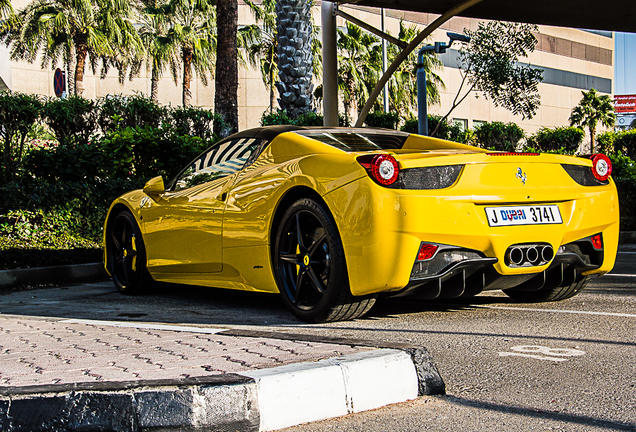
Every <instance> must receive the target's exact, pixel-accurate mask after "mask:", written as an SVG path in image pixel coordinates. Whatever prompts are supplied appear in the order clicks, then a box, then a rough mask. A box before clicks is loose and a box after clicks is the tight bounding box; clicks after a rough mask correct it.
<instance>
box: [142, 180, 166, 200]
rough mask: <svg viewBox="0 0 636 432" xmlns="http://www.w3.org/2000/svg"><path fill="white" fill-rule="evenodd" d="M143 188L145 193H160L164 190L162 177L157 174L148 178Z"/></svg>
mask: <svg viewBox="0 0 636 432" xmlns="http://www.w3.org/2000/svg"><path fill="white" fill-rule="evenodd" d="M143 190H144V193H145V194H146V195H161V194H162V193H164V192H165V191H166V187H165V186H164V184H163V177H161V176H159V177H155V178H153V179H151V180H148V183H146V184H145V185H144V189H143Z"/></svg>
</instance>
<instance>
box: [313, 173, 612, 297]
mask: <svg viewBox="0 0 636 432" xmlns="http://www.w3.org/2000/svg"><path fill="white" fill-rule="evenodd" d="M518 189H522V188H516V189H514V190H509V191H506V190H505V188H502V190H501V191H500V193H499V195H496V194H495V193H494V192H493V191H492V190H490V189H489V190H488V192H490V193H488V194H487V193H485V192H486V191H481V190H480V189H479V188H478V187H476V188H474V191H473V189H470V188H468V187H467V188H466V190H463V188H459V187H455V186H453V187H451V188H447V189H444V190H437V191H411V190H408V191H405V190H393V189H387V188H383V187H381V186H378V185H377V184H375V183H374V182H373V181H372V180H370V179H369V178H361V179H359V180H356V181H354V182H352V183H349V184H347V185H345V186H343V187H341V188H338V189H336V190H334V191H332V192H330V193H329V194H327V195H325V196H324V199H325V201H326V202H327V205H328V206H329V208H330V210H331V211H332V213H333V215H334V219H335V220H336V223H337V225H338V229H339V231H340V235H341V238H342V240H343V247H344V250H345V257H346V262H347V268H348V272H349V282H350V287H351V292H352V293H353V294H354V295H365V294H370V293H379V292H386V293H399V295H409V294H404V293H409V292H410V293H413V292H414V290H415V289H416V285H417V286H420V287H424V286H427V288H426V289H425V288H419V289H417V291H418V292H424V291H427V290H429V289H430V290H434V288H431V286H433V285H435V284H437V285H439V284H440V283H441V284H442V285H443V286H444V285H447V286H449V287H450V286H452V287H453V288H452V289H450V288H449V292H450V293H451V294H449V295H452V294H453V293H456V292H460V293H461V292H462V290H463V292H464V293H468V291H467V290H468V288H467V287H466V286H469V287H471V286H473V284H474V283H476V284H477V285H479V286H480V288H479V291H481V290H484V289H486V290H487V289H507V288H512V287H518V286H519V285H521V284H524V283H526V282H527V281H530V280H533V279H534V281H533V282H532V284H536V283H537V280H540V279H542V278H544V277H543V276H542V275H543V274H545V278H546V279H549V280H551V281H556V280H557V279H559V278H561V276H560V275H555V274H556V273H557V271H558V272H561V273H564V274H566V276H563V278H566V279H567V277H568V276H567V273H568V272H570V271H574V270H576V272H577V274H582V275H591V274H598V275H601V274H604V273H607V272H609V271H610V270H611V269H612V268H613V266H614V261H615V258H616V250H617V248H618V234H619V210H618V197H617V194H616V188H615V186H614V184H613V182H610V184H609V185H607V186H599V187H582V186H575V187H574V186H573V187H568V188H566V187H560V188H555V189H554V190H551V189H549V188H540V189H530V188H527V189H522V190H521V192H519V191H518ZM542 203H549V204H551V205H557V206H558V207H559V210H560V213H561V216H562V219H563V222H562V223H561V224H552V225H525V226H503V227H502V226H499V227H491V226H489V224H488V219H487V214H486V211H485V208H486V207H490V206H506V205H510V206H512V205H521V204H529V205H538V204H542ZM598 233H600V234H602V236H603V242H604V244H603V246H604V256H603V259H602V262H600V263H597V264H595V265H594V266H588V265H581V264H580V263H577V258H576V257H573V256H570V257H568V256H559V255H560V254H557V256H555V257H554V258H553V259H552V260H550V261H549V262H546V263H544V264H543V265H539V266H532V267H525V266H520V267H514V266H509V265H506V251H507V250H508V249H509V248H510V247H511V245H515V244H526V243H540V244H542V245H550V246H551V247H552V249H553V250H554V251H558V250H559V248H561V247H562V246H563V245H566V244H569V243H572V242H576V241H578V240H580V239H583V238H586V237H589V236H591V235H594V234H598ZM422 242H428V243H438V244H445V245H454V246H456V247H458V248H463V249H467V250H473V251H477V252H478V253H479V254H480V259H479V260H478V262H467V263H464V264H462V265H461V266H458V267H457V268H455V269H447V271H448V274H445V275H443V276H441V275H438V276H436V278H434V279H430V280H429V279H426V280H419V281H413V280H411V279H412V277H411V272H412V268H413V263H414V262H415V260H416V257H417V253H418V250H419V246H420V244H421V243H422ZM482 259H483V260H484V261H482ZM480 275H481V276H480ZM475 280H476V281H477V282H475ZM480 280H481V282H479V281H480ZM458 281H461V283H460V282H458ZM551 283H555V282H551ZM561 283H564V282H561ZM458 284H459V285H461V286H460V287H456V285H458ZM407 290H408V291H407ZM442 291H444V290H440V293H441V292H442ZM479 291H478V292H479ZM431 295H432V294H431ZM460 295H461V294H460Z"/></svg>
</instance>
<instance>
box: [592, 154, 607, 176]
mask: <svg viewBox="0 0 636 432" xmlns="http://www.w3.org/2000/svg"><path fill="white" fill-rule="evenodd" d="M590 159H592V174H594V177H596V179H597V180H599V181H605V180H607V179H608V178H609V176H610V175H612V161H611V160H610V158H608V157H607V156H605V155H604V154H595V155H592V157H591V158H590Z"/></svg>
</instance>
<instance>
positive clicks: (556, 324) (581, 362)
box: [0, 245, 636, 431]
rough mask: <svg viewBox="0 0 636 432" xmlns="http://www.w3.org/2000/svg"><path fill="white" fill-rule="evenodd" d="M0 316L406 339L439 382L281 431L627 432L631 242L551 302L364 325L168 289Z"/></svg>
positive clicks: (20, 293) (82, 287)
mask: <svg viewBox="0 0 636 432" xmlns="http://www.w3.org/2000/svg"><path fill="white" fill-rule="evenodd" d="M0 313H2V314H5V315H26V316H30V317H60V318H89V319H99V320H127V321H143V322H163V323H189V324H197V325H199V326H210V327H227V328H248V329H256V330H267V331H284V332H288V333H306V334H312V335H324V336H330V337H345V338H355V339H372V340H383V341H393V342H409V343H412V344H417V345H421V346H425V347H427V348H428V349H429V351H430V352H431V354H432V356H433V359H434V360H435V362H436V364H437V366H438V368H439V370H440V373H441V375H442V377H443V378H444V380H445V382H446V386H447V395H446V396H441V397H422V398H419V399H418V400H415V401H411V402H408V403H404V404H399V405H394V406H389V407H385V408H381V409H378V410H375V411H370V412H365V413H359V414H354V415H350V416H347V417H342V418H337V419H332V420H325V421H323V422H318V423H312V424H309V425H302V426H297V427H294V428H290V429H288V431H387V430H395V431H419V430H432V431H492V430H497V431H500V430H505V431H508V430H511V431H512V430H514V431H535V430H562V431H598V430H621V431H622V430H631V431H636V246H635V245H628V246H626V247H622V248H621V252H620V253H619V256H618V260H617V265H616V267H615V269H614V270H613V272H612V274H610V275H607V276H604V277H602V278H599V279H597V280H595V281H594V282H592V283H590V284H588V286H587V287H586V288H585V289H584V290H583V291H582V292H581V293H580V294H579V295H578V296H576V297H574V298H573V299H570V300H566V301H562V302H557V303H544V304H520V303H515V302H513V301H511V300H510V299H508V298H507V297H506V296H505V295H504V294H502V293H499V292H488V293H485V294H482V295H480V296H478V297H476V298H474V299H472V301H465V302H448V301H446V302H423V301H383V302H381V303H380V304H378V305H377V306H376V307H375V308H374V309H373V310H372V311H371V314H370V315H369V316H368V317H366V318H364V319H361V320H357V321H353V322H342V323H331V324H324V325H306V324H303V323H300V322H298V321H297V320H296V319H294V318H293V317H292V316H291V315H290V314H289V313H288V312H287V311H286V310H285V309H284V307H283V305H282V302H281V301H280V300H279V298H278V297H277V296H272V295H262V294H254V293H242V292H232V291H224V290H215V289H207V288H197V287H185V286H178V287H175V286H167V285H166V286H161V287H159V288H158V289H157V290H156V292H154V293H153V294H147V295H144V296H140V297H128V296H123V295H120V294H119V293H117V292H116V290H115V288H114V286H113V285H112V283H110V282H99V283H91V284H77V285H68V286H58V287H48V288H46V289H43V288H39V289H32V290H14V291H4V292H2V293H1V294H0ZM370 379H373V377H370Z"/></svg>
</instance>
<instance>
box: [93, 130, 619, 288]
mask: <svg viewBox="0 0 636 432" xmlns="http://www.w3.org/2000/svg"><path fill="white" fill-rule="evenodd" d="M367 153H369V152H360V153H356V152H345V151H342V150H340V149H338V148H335V147H330V146H329V145H326V144H324V143H321V142H318V141H316V140H314V139H311V138H308V137H305V136H301V135H298V134H296V133H293V132H287V133H282V134H280V135H278V136H277V137H276V138H274V139H273V140H272V142H271V143H270V145H269V146H267V147H266V148H265V150H264V151H263V152H262V153H261V154H260V156H258V158H256V160H255V161H254V162H253V163H252V164H251V165H249V166H247V167H246V168H244V169H243V170H241V171H238V172H236V173H234V174H232V175H229V176H226V177H223V178H220V179H216V180H213V181H210V182H207V183H204V184H201V185H198V186H194V187H191V188H189V189H185V190H182V191H167V192H165V193H163V194H159V195H155V194H151V195H148V194H145V193H144V192H143V191H141V190H140V191H134V192H130V193H128V194H126V195H123V196H122V197H120V198H118V199H117V200H116V201H115V202H114V203H113V204H112V206H111V209H110V210H109V216H108V217H107V220H106V224H105V230H104V233H105V234H104V235H105V239H104V241H105V243H106V236H107V235H108V222H109V220H110V218H111V216H112V215H113V214H114V213H116V212H117V209H121V208H123V207H122V206H125V208H127V209H128V210H129V211H130V212H131V213H132V214H133V216H134V217H135V220H136V221H137V223H138V224H139V226H140V227H141V232H142V233H143V241H144V244H145V249H146V253H147V261H146V264H147V268H148V271H149V273H150V274H151V275H152V277H153V278H154V279H155V280H158V281H166V282H178V283H184V284H195V285H204V286H213V287H220V288H231V289H241V290H251V291H262V292H278V287H277V284H276V278H275V275H274V272H273V267H274V265H275V262H273V258H272V250H273V243H274V241H275V233H276V230H277V229H278V227H277V226H276V217H277V215H278V216H280V214H281V212H282V211H284V210H285V208H283V207H284V206H282V205H281V203H284V202H285V199H286V198H285V197H286V196H288V194H293V193H300V194H301V195H302V194H303V193H311V194H312V195H311V196H318V197H321V199H322V200H324V203H325V204H326V207H327V208H328V210H329V212H330V213H331V215H332V216H333V219H334V221H335V224H336V226H337V229H338V231H339V234H340V237H341V239H342V244H343V248H344V253H345V259H346V266H347V270H348V276H349V282H350V283H349V285H350V289H351V292H352V294H354V295H365V294H370V293H378V292H391V291H396V290H401V289H403V288H404V287H405V286H406V285H407V284H408V283H409V278H410V275H411V269H412V268H413V265H414V261H415V260H416V257H417V253H418V250H419V246H420V244H421V243H422V242H430V243H440V244H446V245H453V246H458V247H462V248H467V249H473V250H478V251H481V252H482V253H483V254H484V256H485V257H494V258H497V263H496V264H494V268H495V270H496V271H497V272H498V273H499V274H502V275H518V274H528V273H537V272H542V271H543V270H545V269H547V268H548V266H549V263H548V264H545V265H543V266H535V267H518V268H513V267H509V266H507V265H505V264H504V262H505V259H504V258H505V257H504V255H505V253H506V250H507V249H508V248H509V247H510V246H511V245H513V244H519V243H529V242H537V241H539V242H544V243H547V244H549V245H551V246H552V247H553V248H554V250H557V249H559V247H561V246H562V245H564V244H566V243H569V242H572V241H575V240H578V239H581V238H584V237H588V236H591V235H594V234H598V233H601V234H602V236H603V242H604V248H605V258H604V260H603V263H602V265H601V266H600V267H599V268H596V269H594V270H590V271H588V272H586V273H584V274H598V275H601V274H604V273H606V272H608V271H610V270H611V269H612V267H613V265H614V260H615V256H616V250H617V247H618V231H619V210H618V198H617V194H616V188H615V185H614V183H613V181H611V179H610V181H609V184H607V185H602V186H592V187H584V186H581V185H579V184H577V183H576V182H575V181H574V180H573V179H572V178H571V177H570V176H569V175H568V174H567V173H566V171H565V170H564V169H563V168H562V166H561V165H562V164H574V165H581V166H588V167H589V166H591V162H590V161H589V160H586V159H581V158H574V157H570V156H560V155H540V156H522V155H514V156H504V155H502V156H494V155H491V154H489V153H490V152H488V151H487V150H483V149H478V148H474V147H471V146H467V145H463V144H457V143H451V142H448V141H443V140H437V139H434V138H427V137H419V136H415V135H412V136H411V137H409V138H408V139H407V140H406V142H405V143H404V146H403V148H402V149H399V150H387V151H378V152H377V153H383V154H390V155H393V156H394V157H395V158H396V159H397V161H398V163H399V168H400V169H401V170H403V169H408V168H416V167H422V166H447V165H463V168H462V171H461V174H460V175H459V178H458V180H457V181H456V182H455V183H454V184H453V185H452V186H450V187H447V188H444V189H436V190H405V189H391V188H387V187H383V186H380V185H379V184H377V183H376V182H374V181H373V180H372V179H371V178H370V177H369V175H368V174H367V171H366V170H365V169H364V168H363V167H362V166H361V165H360V164H359V163H358V162H357V161H356V157H357V156H359V155H361V154H367ZM518 172H521V173H523V178H520V177H518V176H517V173H518ZM298 191H303V192H298ZM546 204H551V205H556V206H558V209H559V212H560V214H561V216H562V220H563V221H562V223H561V224H551V225H523V226H494V227H491V226H490V225H489V223H488V220H487V215H486V211H485V208H486V207H502V206H504V207H507V206H510V207H514V206H532V205H546ZM105 266H106V269H107V271H110V269H111V266H109V263H108V257H107V256H106V255H105Z"/></svg>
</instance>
